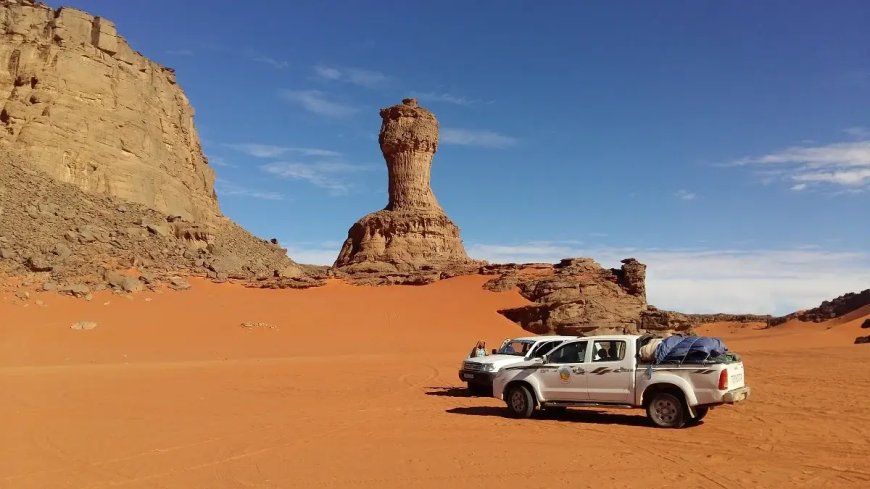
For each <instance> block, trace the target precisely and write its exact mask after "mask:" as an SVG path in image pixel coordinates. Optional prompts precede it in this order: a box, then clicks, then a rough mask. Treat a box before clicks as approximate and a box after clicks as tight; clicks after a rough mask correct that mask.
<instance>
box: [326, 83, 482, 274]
mask: <svg viewBox="0 0 870 489" xmlns="http://www.w3.org/2000/svg"><path fill="white" fill-rule="evenodd" d="M380 115H381V118H382V120H383V122H382V124H381V130H380V136H379V138H378V141H379V143H380V147H381V151H382V152H383V155H384V160H385V161H386V164H387V171H388V178H389V202H388V203H387V206H386V207H385V208H384V209H383V210H380V211H377V212H374V213H371V214H369V215H367V216H365V217H363V218H362V219H360V220H359V221H357V222H356V223H355V224H354V225H353V226H352V227H351V228H350V230H349V231H348V236H347V239H346V240H345V242H344V245H343V246H342V249H341V252H340V253H339V255H338V258H337V259H336V261H335V265H334V266H335V267H336V268H337V269H338V270H339V271H340V273H344V274H349V275H352V276H354V277H357V278H362V279H364V280H365V279H366V278H368V279H369V280H372V281H386V282H393V283H395V282H400V283H402V282H404V283H407V282H411V283H427V282H429V281H432V280H434V279H437V278H441V277H442V276H443V275H444V274H447V275H450V274H454V273H458V271H459V270H466V269H467V270H473V269H474V268H475V267H477V266H478V265H479V263H477V262H474V261H473V260H471V259H470V258H469V257H468V255H467V254H466V252H465V248H464V246H463V244H462V239H461V238H460V235H459V228H458V227H457V226H456V225H455V224H454V223H453V222H452V221H451V220H450V218H449V217H447V214H445V213H444V210H443V209H442V208H441V206H440V205H439V203H438V201H437V199H436V198H435V195H434V194H433V193H432V188H431V185H430V175H431V168H432V158H433V156H434V155H435V152H436V151H437V149H438V120H437V119H436V118H435V115H434V114H432V112H430V111H428V110H426V109H424V108H423V107H420V106H418V105H417V101H416V100H414V99H404V100H403V101H402V103H401V104H399V105H394V106H392V107H387V108H385V109H381V111H380Z"/></svg>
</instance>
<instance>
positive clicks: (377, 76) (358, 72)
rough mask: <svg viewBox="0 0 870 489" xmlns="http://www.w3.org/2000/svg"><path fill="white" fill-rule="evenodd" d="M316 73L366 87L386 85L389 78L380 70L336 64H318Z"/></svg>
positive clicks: (329, 78) (325, 78) (328, 78)
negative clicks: (338, 66)
mask: <svg viewBox="0 0 870 489" xmlns="http://www.w3.org/2000/svg"><path fill="white" fill-rule="evenodd" d="M314 73H315V74H316V75H317V76H318V77H320V78H323V79H324V80H330V81H343V82H347V83H351V84H353V85H359V86H361V87H365V88H377V87H379V86H382V85H384V84H385V83H386V82H387V80H388V79H389V78H388V77H387V75H384V74H383V73H381V72H378V71H372V70H364V69H362V68H337V67H335V66H325V65H317V66H315V67H314Z"/></svg>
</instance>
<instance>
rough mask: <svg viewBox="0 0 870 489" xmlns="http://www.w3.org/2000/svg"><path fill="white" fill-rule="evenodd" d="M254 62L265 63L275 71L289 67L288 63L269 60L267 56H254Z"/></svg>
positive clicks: (273, 59)
mask: <svg viewBox="0 0 870 489" xmlns="http://www.w3.org/2000/svg"><path fill="white" fill-rule="evenodd" d="M254 61H257V62H260V63H266V64H267V65H270V66H271V67H272V68H275V69H276V70H283V69H284V68H287V67H288V66H290V63H288V62H286V61H284V60H278V59H275V58H271V57H269V56H263V55H259V56H255V57H254Z"/></svg>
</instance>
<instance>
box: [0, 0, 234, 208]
mask: <svg viewBox="0 0 870 489" xmlns="http://www.w3.org/2000/svg"><path fill="white" fill-rule="evenodd" d="M0 61H2V63H0V94H2V95H0V150H3V151H7V152H8V151H13V150H15V151H18V152H19V153H20V154H21V155H22V157H23V161H24V162H26V163H27V164H30V165H33V166H34V167H36V168H38V169H40V170H42V171H44V172H46V173H47V174H48V175H50V176H51V177H52V178H54V179H56V180H58V181H61V182H65V183H71V184H73V185H76V186H77V187H79V188H81V189H82V190H84V191H86V192H90V193H97V194H108V195H114V196H117V197H120V198H123V199H125V200H128V201H131V202H135V203H138V204H142V205H144V206H146V207H149V208H151V209H154V210H156V211H159V212H162V213H164V214H167V215H174V216H180V217H182V218H183V219H185V220H187V221H191V222H200V223H205V222H209V221H211V220H213V219H214V218H216V217H217V216H219V215H220V210H219V208H218V202H217V198H216V196H215V192H214V180H215V177H214V172H213V171H212V169H211V168H210V167H209V166H208V163H207V161H206V158H205V157H204V155H203V153H202V148H201V145H200V141H199V137H198V136H197V132H196V129H195V127H194V123H193V115H194V111H193V108H192V107H191V106H190V103H189V102H188V99H187V97H186V96H185V95H184V93H183V92H182V90H181V88H179V86H178V85H177V83H176V80H175V73H174V71H173V70H172V69H170V68H166V67H164V66H161V65H159V64H157V63H155V62H153V61H151V60H149V59H147V58H145V57H143V56H142V55H141V54H139V53H138V52H135V51H133V50H132V49H131V48H130V46H129V45H128V44H127V42H126V41H125V40H124V38H122V37H121V36H119V35H118V33H117V32H116V30H115V25H114V24H113V23H112V22H111V21H109V20H107V19H105V18H102V17H95V16H92V15H90V14H88V13H85V12H82V11H80V10H77V9H74V8H68V7H61V8H58V9H56V10H55V9H51V8H49V7H48V6H46V5H42V4H39V3H37V2H33V1H29V0H0Z"/></svg>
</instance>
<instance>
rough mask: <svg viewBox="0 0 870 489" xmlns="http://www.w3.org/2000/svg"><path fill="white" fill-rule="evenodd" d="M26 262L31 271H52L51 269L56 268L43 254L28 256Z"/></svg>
mask: <svg viewBox="0 0 870 489" xmlns="http://www.w3.org/2000/svg"><path fill="white" fill-rule="evenodd" d="M26 264H27V268H28V269H29V270H30V271H31V272H50V271H51V269H52V268H54V267H53V266H52V265H51V263H49V262H48V260H47V259H46V258H45V257H44V256H42V255H32V256H29V257H27V263H26Z"/></svg>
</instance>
